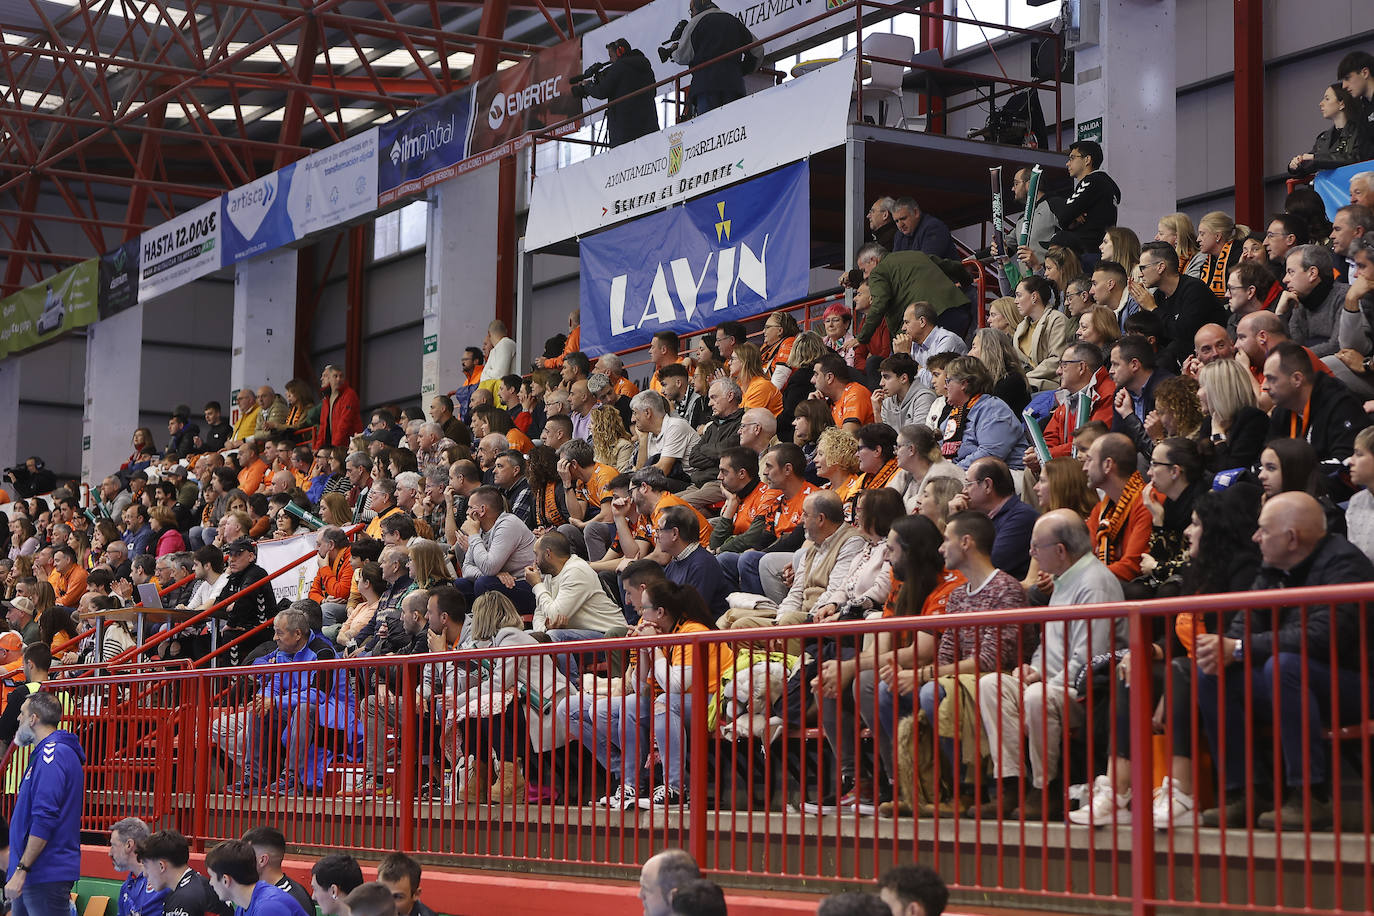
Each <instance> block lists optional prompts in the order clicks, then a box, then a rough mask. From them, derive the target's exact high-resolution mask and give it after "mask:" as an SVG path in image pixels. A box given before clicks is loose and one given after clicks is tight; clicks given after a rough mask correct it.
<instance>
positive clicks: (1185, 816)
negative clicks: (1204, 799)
mask: <svg viewBox="0 0 1374 916" xmlns="http://www.w3.org/2000/svg"><path fill="white" fill-rule="evenodd" d="M1195 807H1197V803H1196V802H1194V801H1193V797H1192V796H1191V795H1189V794H1188V793H1187V792H1184V791H1183V790H1182V789H1180V788H1179V787H1178V784H1177V783H1175V782H1174V778H1173V777H1172V776H1165V777H1164V781H1163V782H1161V783H1160V784H1159V788H1158V789H1155V795H1154V804H1153V805H1152V810H1153V814H1154V821H1155V829H1156V830H1168V829H1169V828H1170V827H1172V826H1174V825H1175V824H1189V823H1192V821H1193V809H1194V808H1195Z"/></svg>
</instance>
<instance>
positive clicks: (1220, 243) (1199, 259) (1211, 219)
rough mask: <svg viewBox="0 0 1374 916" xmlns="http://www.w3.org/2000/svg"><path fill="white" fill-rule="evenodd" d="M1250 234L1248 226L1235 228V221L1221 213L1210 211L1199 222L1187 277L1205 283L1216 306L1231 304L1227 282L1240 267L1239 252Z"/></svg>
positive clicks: (1236, 226)
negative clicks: (1236, 268) (1195, 252)
mask: <svg viewBox="0 0 1374 916" xmlns="http://www.w3.org/2000/svg"><path fill="white" fill-rule="evenodd" d="M1249 234H1250V228H1249V227H1248V226H1238V225H1236V221H1235V220H1233V219H1231V217H1230V216H1229V215H1227V214H1225V213H1223V212H1221V211H1220V210H1213V211H1212V212H1211V213H1208V214H1207V215H1206V216H1204V217H1203V218H1202V219H1200V220H1198V224H1197V247H1198V253H1197V254H1196V255H1194V256H1193V261H1192V263H1190V264H1189V265H1188V270H1187V273H1189V274H1191V275H1192V276H1194V277H1197V278H1198V279H1199V280H1201V281H1202V282H1203V283H1206V284H1207V288H1208V289H1210V290H1211V291H1212V295H1213V296H1216V297H1217V302H1219V303H1221V304H1222V305H1224V306H1226V305H1228V304H1229V301H1230V297H1229V294H1228V293H1227V292H1226V278H1227V277H1228V276H1230V274H1231V271H1232V270H1234V269H1235V267H1236V265H1237V264H1239V263H1240V254H1241V248H1242V246H1243V243H1244V240H1245V237H1246V236H1248V235H1249ZM1194 268H1196V270H1194Z"/></svg>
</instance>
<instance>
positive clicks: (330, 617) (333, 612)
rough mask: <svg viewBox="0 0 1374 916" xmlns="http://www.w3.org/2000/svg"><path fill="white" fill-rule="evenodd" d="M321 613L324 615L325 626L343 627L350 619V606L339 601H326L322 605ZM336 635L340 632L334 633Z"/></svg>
mask: <svg viewBox="0 0 1374 916" xmlns="http://www.w3.org/2000/svg"><path fill="white" fill-rule="evenodd" d="M320 611H321V613H323V614H324V625H325V626H342V625H343V622H344V621H345V620H347V619H348V605H346V604H341V603H339V602H338V601H326V602H324V603H323V604H321V605H320ZM334 632H335V633H337V632H338V630H335V631H334Z"/></svg>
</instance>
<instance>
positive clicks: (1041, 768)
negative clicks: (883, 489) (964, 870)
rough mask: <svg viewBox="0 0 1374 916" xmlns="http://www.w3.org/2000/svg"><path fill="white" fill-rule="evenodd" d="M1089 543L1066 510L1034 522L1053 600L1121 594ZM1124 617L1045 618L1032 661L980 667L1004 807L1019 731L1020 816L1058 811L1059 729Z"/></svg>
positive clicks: (993, 810)
mask: <svg viewBox="0 0 1374 916" xmlns="http://www.w3.org/2000/svg"><path fill="white" fill-rule="evenodd" d="M1104 438H1105V437H1104ZM1121 438H1123V439H1124V438H1125V437H1124V436H1123V437H1121ZM1101 441H1102V440H1100V439H1099V440H1098V442H1101ZM1127 446H1128V447H1130V443H1129V441H1128V442H1127ZM1092 547H1093V539H1092V536H1091V535H1089V533H1088V527H1087V526H1085V525H1084V524H1083V519H1081V518H1080V517H1079V516H1078V514H1077V513H1075V512H1073V511H1072V510H1070V509H1056V510H1054V511H1052V512H1047V513H1045V514H1044V515H1042V516H1040V518H1039V520H1038V521H1036V523H1035V528H1034V530H1033V531H1032V532H1031V541H1030V555H1031V557H1032V558H1034V559H1035V561H1036V562H1037V563H1039V565H1040V571H1041V572H1042V573H1045V574H1047V575H1048V576H1049V578H1050V580H1051V582H1052V586H1051V587H1052V590H1053V593H1052V595H1051V597H1050V606H1051V607H1066V608H1067V607H1077V606H1081V605H1085V604H1103V603H1109V602H1115V601H1121V600H1123V595H1122V591H1121V582H1120V580H1119V579H1117V577H1116V576H1115V575H1113V574H1112V571H1111V570H1109V569H1108V568H1107V567H1106V566H1105V565H1103V563H1102V561H1101V560H1099V559H1098V558H1097V557H1095V556H1094V555H1093V549H1092ZM1124 624H1125V619H1124V618H1117V619H1115V620H1112V619H1098V620H1093V621H1088V620H1082V619H1080V620H1068V621H1057V620H1051V621H1050V622H1048V623H1046V624H1045V628H1044V633H1043V634H1042V636H1041V639H1040V645H1039V648H1037V649H1036V650H1035V654H1034V655H1032V656H1031V660H1030V663H1029V664H1026V665H1022V666H1021V667H1020V668H1019V669H1017V670H1015V671H1013V672H1011V673H1010V674H1003V673H1000V672H999V673H993V674H985V675H983V676H982V677H981V678H980V679H979V683H978V707H979V712H980V714H981V716H982V719H983V728H984V730H985V731H986V732H987V736H988V741H989V743H990V744H991V747H992V751H991V753H992V759H993V769H994V773H995V775H996V777H997V778H998V779H1001V780H1005V783H1004V786H1003V791H1002V792H1001V805H1003V806H1006V807H1010V806H1011V805H1014V804H1016V802H1015V801H1014V800H1015V799H1016V798H1018V797H1019V796H1018V795H1017V793H1018V791H1019V788H1020V787H1019V786H1018V784H1017V783H1018V781H1019V780H1020V778H1021V775H1022V767H1023V763H1022V761H1023V759H1024V755H1023V753H1022V750H1021V742H1022V737H1023V735H1024V736H1025V738H1026V739H1027V740H1028V741H1029V744H1030V759H1031V774H1032V778H1033V784H1032V785H1031V786H1027V787H1026V802H1025V807H1023V808H1022V809H1021V810H1020V812H1019V814H1018V815H1017V816H1018V817H1021V818H1022V819H1035V820H1038V819H1040V818H1041V817H1045V818H1047V819H1048V818H1056V817H1058V816H1059V812H1058V808H1059V805H1060V802H1059V799H1060V796H1061V791H1060V789H1059V788H1058V787H1057V786H1056V785H1054V782H1055V781H1057V780H1056V777H1057V776H1058V774H1059V756H1060V749H1061V745H1062V743H1063V732H1064V729H1065V727H1068V728H1072V727H1074V726H1075V725H1076V724H1078V723H1079V722H1081V721H1082V719H1083V715H1084V704H1082V703H1079V702H1076V701H1077V700H1078V699H1079V695H1078V691H1077V690H1075V689H1074V687H1073V685H1074V683H1075V682H1076V681H1077V680H1078V676H1079V674H1080V672H1082V671H1083V669H1084V668H1085V667H1087V665H1088V663H1089V661H1091V660H1092V658H1093V657H1095V656H1097V655H1101V654H1103V653H1105V652H1110V651H1112V650H1113V649H1117V648H1122V647H1124V646H1125V635H1126V631H1125V626H1124ZM1047 784H1049V785H1050V790H1049V792H1048V793H1047V794H1048V796H1049V810H1045V809H1044V808H1043V807H1042V803H1041V792H1040V789H1041V788H1042V787H1044V786H1045V785H1047ZM992 798H993V799H994V800H993V801H992V802H990V803H989V806H988V810H987V812H986V813H987V814H989V815H991V816H996V815H998V814H1002V813H1005V812H1004V811H1001V810H999V802H998V801H997V798H998V795H997V794H996V793H994V794H993V795H992Z"/></svg>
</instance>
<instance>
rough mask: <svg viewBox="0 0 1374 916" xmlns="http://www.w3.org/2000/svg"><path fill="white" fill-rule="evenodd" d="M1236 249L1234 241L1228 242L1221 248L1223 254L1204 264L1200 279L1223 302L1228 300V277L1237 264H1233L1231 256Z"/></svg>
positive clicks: (1207, 260)
mask: <svg viewBox="0 0 1374 916" xmlns="http://www.w3.org/2000/svg"><path fill="white" fill-rule="evenodd" d="M1233 251H1238V249H1236V243H1235V242H1234V241H1230V242H1227V243H1226V244H1225V245H1222V246H1221V253H1220V254H1218V255H1216V256H1215V257H1208V258H1207V259H1206V260H1205V261H1203V263H1202V276H1201V277H1199V278H1198V279H1199V280H1201V281H1202V282H1203V283H1206V284H1207V288H1208V289H1210V290H1211V291H1212V295H1213V296H1216V297H1217V298H1218V299H1220V300H1221V301H1222V302H1225V301H1226V299H1227V295H1226V275H1227V274H1228V273H1230V272H1231V268H1232V267H1235V264H1233V263H1231V254H1232V252H1233Z"/></svg>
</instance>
